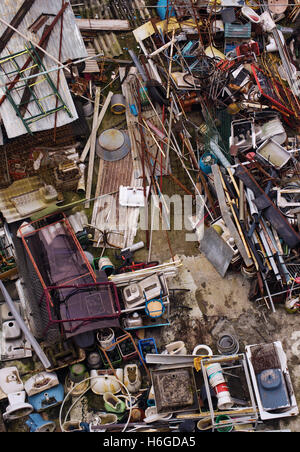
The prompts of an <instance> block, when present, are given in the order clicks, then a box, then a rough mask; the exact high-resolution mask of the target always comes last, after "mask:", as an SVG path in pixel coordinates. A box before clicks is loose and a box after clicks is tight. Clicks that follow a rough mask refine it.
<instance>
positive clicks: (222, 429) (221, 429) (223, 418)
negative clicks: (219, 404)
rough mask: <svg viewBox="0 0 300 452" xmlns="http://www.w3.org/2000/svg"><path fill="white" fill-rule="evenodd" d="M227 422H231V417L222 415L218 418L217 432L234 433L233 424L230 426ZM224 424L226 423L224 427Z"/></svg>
mask: <svg viewBox="0 0 300 452" xmlns="http://www.w3.org/2000/svg"><path fill="white" fill-rule="evenodd" d="M226 421H231V417H229V416H226V415H224V414H223V415H222V414H221V415H220V416H217V417H216V424H217V431H218V432H232V430H233V424H230V423H229V422H228V424H227V422H226ZM223 422H224V423H225V422H226V424H225V425H223V426H222V423H223Z"/></svg>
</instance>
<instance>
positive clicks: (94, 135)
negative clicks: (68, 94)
mask: <svg viewBox="0 0 300 452" xmlns="http://www.w3.org/2000/svg"><path fill="white" fill-rule="evenodd" d="M100 93H101V90H100V88H99V87H98V86H97V88H96V96H95V105H94V117H93V127H92V133H91V147H90V158H89V166H88V176H87V187H86V198H87V199H89V198H90V197H91V194H92V183H93V172H94V162H95V152H96V139H97V130H98V127H97V122H98V112H99V106H100ZM89 207H90V202H89V201H88V202H87V203H86V204H85V208H86V209H88V208H89Z"/></svg>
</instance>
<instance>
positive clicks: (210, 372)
mask: <svg viewBox="0 0 300 452" xmlns="http://www.w3.org/2000/svg"><path fill="white" fill-rule="evenodd" d="M206 372H207V376H208V381H209V383H210V385H211V386H212V387H213V388H214V387H215V386H217V385H219V384H221V383H225V379H224V376H223V372H222V367H221V365H220V364H219V363H214V364H209V365H208V366H206Z"/></svg>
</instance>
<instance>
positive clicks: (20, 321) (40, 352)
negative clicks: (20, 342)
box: [0, 281, 52, 369]
mask: <svg viewBox="0 0 300 452" xmlns="http://www.w3.org/2000/svg"><path fill="white" fill-rule="evenodd" d="M0 289H1V292H2V294H3V296H4V299H5V301H6V303H7V304H8V306H9V309H10V311H11V313H12V315H13V317H14V319H15V320H16V322H17V323H18V325H19V327H20V328H21V330H22V331H23V333H24V335H25V336H26V339H27V340H28V341H29V342H30V344H31V345H32V347H33V348H34V350H35V352H36V354H37V355H38V357H39V359H40V360H41V362H42V364H43V366H44V367H45V369H49V368H50V367H51V366H52V364H51V363H50V361H49V359H48V358H47V356H46V355H45V353H44V352H43V350H42V348H41V346H40V345H39V343H38V342H37V340H36V339H35V337H34V336H33V334H32V333H31V332H30V331H29V329H28V328H27V325H26V324H25V322H24V320H23V319H22V317H21V316H20V314H19V313H18V311H17V309H16V308H15V305H14V302H13V301H12V299H11V297H10V295H9V293H8V292H7V290H6V288H5V286H4V284H3V282H2V281H0Z"/></svg>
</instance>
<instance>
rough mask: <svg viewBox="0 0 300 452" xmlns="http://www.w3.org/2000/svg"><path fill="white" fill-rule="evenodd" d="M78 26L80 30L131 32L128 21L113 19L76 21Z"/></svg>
mask: <svg viewBox="0 0 300 452" xmlns="http://www.w3.org/2000/svg"><path fill="white" fill-rule="evenodd" d="M76 24H77V25H78V27H79V29H80V30H99V31H130V30H131V26H130V23H129V21H128V20H114V19H113V20H111V19H76Z"/></svg>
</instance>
